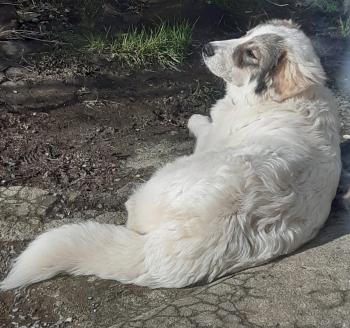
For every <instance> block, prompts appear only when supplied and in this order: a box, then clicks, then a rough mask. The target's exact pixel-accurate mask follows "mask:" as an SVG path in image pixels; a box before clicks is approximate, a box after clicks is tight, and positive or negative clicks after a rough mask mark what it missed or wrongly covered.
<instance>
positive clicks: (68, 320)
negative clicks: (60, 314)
mask: <svg viewBox="0 0 350 328" xmlns="http://www.w3.org/2000/svg"><path fill="white" fill-rule="evenodd" d="M72 321H73V318H72V317H69V318H67V319H66V320H64V322H72Z"/></svg>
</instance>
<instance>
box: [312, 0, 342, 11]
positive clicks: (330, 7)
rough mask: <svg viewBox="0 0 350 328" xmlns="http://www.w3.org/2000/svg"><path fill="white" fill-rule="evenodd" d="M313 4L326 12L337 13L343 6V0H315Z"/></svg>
mask: <svg viewBox="0 0 350 328" xmlns="http://www.w3.org/2000/svg"><path fill="white" fill-rule="evenodd" d="M312 5H313V6H314V7H318V8H320V9H321V10H323V11H324V12H326V13H335V12H337V11H338V10H339V8H341V6H342V3H341V0H313V1H312Z"/></svg>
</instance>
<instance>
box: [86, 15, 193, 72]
mask: <svg viewBox="0 0 350 328" xmlns="http://www.w3.org/2000/svg"><path fill="white" fill-rule="evenodd" d="M191 36H192V27H191V25H190V24H189V23H188V22H184V21H182V22H177V23H174V24H169V23H165V22H162V23H160V24H159V25H157V26H155V27H153V28H149V29H147V28H145V27H142V28H132V29H130V30H129V31H128V32H127V33H120V34H117V35H116V36H114V37H110V38H108V37H107V36H106V37H101V36H96V35H95V36H93V35H91V36H89V37H88V38H87V44H86V46H85V49H86V50H87V51H88V52H93V53H96V52H97V53H100V54H101V53H103V54H104V55H105V56H107V58H108V59H110V60H114V61H117V62H119V63H120V64H121V65H124V66H129V67H149V66H154V65H159V66H161V67H163V68H165V67H167V68H173V69H176V68H177V67H178V66H179V65H180V64H182V63H183V61H184V59H185V57H186V55H187V54H188V49H189V46H190V43H191Z"/></svg>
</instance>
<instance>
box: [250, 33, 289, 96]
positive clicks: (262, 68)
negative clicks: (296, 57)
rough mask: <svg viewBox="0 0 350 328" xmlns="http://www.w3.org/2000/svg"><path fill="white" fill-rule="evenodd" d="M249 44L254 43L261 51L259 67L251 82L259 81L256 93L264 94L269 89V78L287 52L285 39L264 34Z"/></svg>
mask: <svg viewBox="0 0 350 328" xmlns="http://www.w3.org/2000/svg"><path fill="white" fill-rule="evenodd" d="M249 43H253V44H254V46H255V47H257V48H258V49H259V53H260V58H259V65H258V68H257V70H256V72H254V73H253V75H252V77H251V81H253V80H256V81H257V85H256V88H255V92H256V93H262V92H264V91H265V90H266V89H267V84H268V80H269V78H271V77H272V76H273V74H274V72H275V70H276V68H277V66H278V63H279V62H280V59H281V58H282V57H283V55H284V54H285V52H286V47H285V44H284V39H283V38H282V37H281V36H279V35H276V34H263V35H259V36H257V37H255V38H253V39H252V40H251V41H249ZM250 46H251V45H250Z"/></svg>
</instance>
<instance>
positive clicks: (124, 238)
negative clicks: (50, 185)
mask: <svg viewBox="0 0 350 328" xmlns="http://www.w3.org/2000/svg"><path fill="white" fill-rule="evenodd" d="M144 242H145V236H143V235H140V234H137V233H136V232H134V231H132V230H129V229H127V228H125V227H124V226H114V225H110V224H99V223H95V222H88V223H84V224H71V225H64V226H62V227H60V228H56V229H53V230H50V231H48V232H45V233H43V234H42V235H40V236H39V237H38V238H37V239H35V240H34V241H33V242H32V243H31V244H30V245H29V246H28V248H27V249H26V250H25V251H24V252H23V253H22V254H21V255H20V256H19V257H18V258H17V259H16V261H15V262H14V265H13V267H12V270H11V271H10V273H9V275H8V276H7V278H6V279H5V280H3V281H2V282H1V283H0V289H2V290H8V289H13V288H17V287H23V286H26V285H29V284H32V283H35V282H39V281H42V280H46V279H49V278H51V277H53V276H54V275H56V274H58V273H60V272H67V273H71V274H74V275H89V274H94V275H97V276H99V277H101V278H104V279H116V280H118V281H120V282H123V283H132V282H134V280H135V279H137V278H140V277H142V275H143V274H144V270H145V269H144V253H143V246H144Z"/></svg>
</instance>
